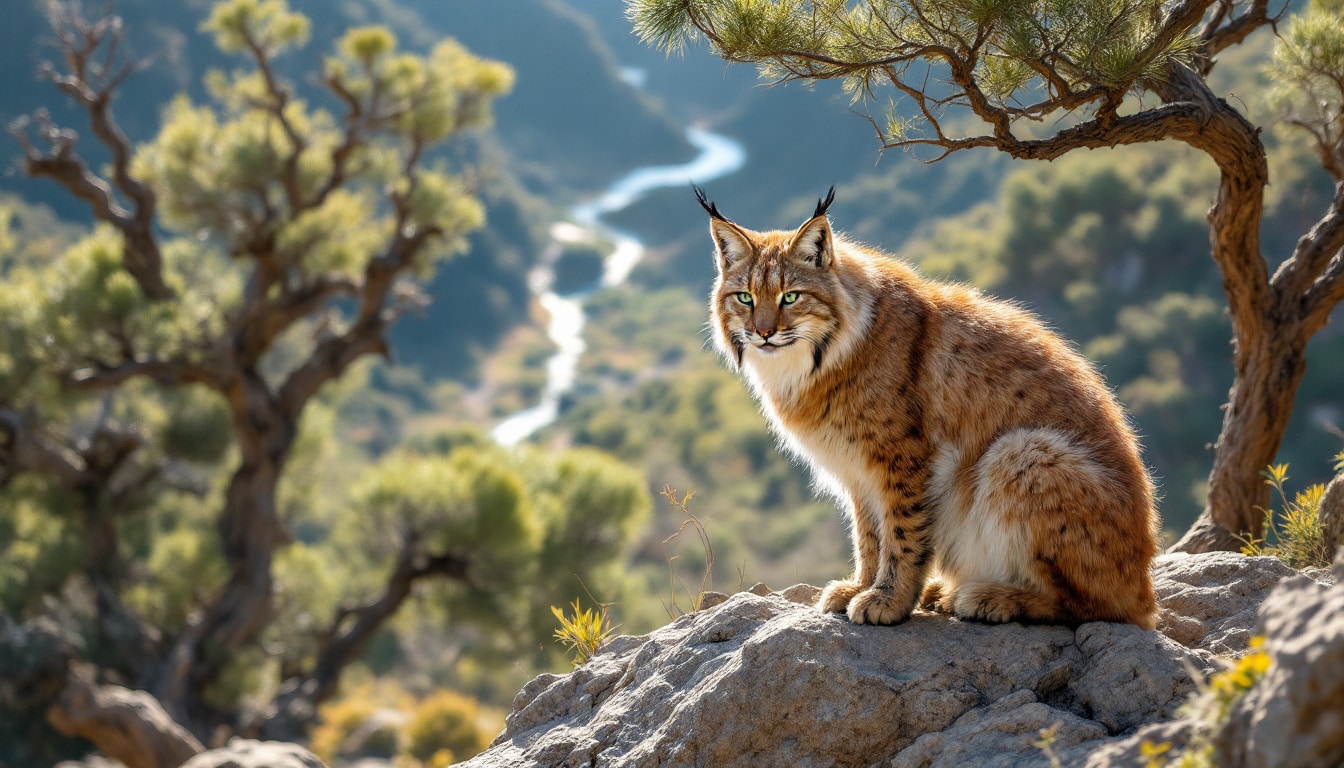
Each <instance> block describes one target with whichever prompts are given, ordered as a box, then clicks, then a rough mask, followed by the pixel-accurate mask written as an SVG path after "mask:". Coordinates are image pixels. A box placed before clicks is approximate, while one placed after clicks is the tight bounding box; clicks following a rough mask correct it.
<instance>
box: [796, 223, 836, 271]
mask: <svg viewBox="0 0 1344 768" xmlns="http://www.w3.org/2000/svg"><path fill="white" fill-rule="evenodd" d="M789 253H790V254H792V255H793V257H794V258H795V259H799V260H801V261H805V262H807V263H809V264H811V265H812V266H814V267H816V268H818V269H828V268H830V266H831V262H832V261H833V260H834V258H835V242H834V240H833V238H832V237H831V222H830V221H828V220H827V219H826V214H824V213H823V214H821V215H818V216H813V217H812V218H811V219H809V220H808V222H807V223H806V224H804V225H803V226H801V227H799V228H798V232H797V233H796V234H795V235H794V236H793V242H791V243H790V244H789Z"/></svg>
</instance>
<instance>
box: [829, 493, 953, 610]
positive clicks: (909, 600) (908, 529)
mask: <svg viewBox="0 0 1344 768" xmlns="http://www.w3.org/2000/svg"><path fill="white" fill-rule="evenodd" d="M928 521H929V513H928V511H927V510H926V509H925V508H924V505H923V503H921V502H919V501H916V500H915V499H913V498H898V499H895V500H894V503H893V504H892V506H891V507H890V511H889V512H888V513H887V514H886V515H884V516H883V518H882V524H881V526H880V527H879V528H878V532H879V536H880V538H879V544H880V548H879V552H878V569H877V580H876V582H874V584H873V586H872V587H870V588H868V589H865V590H863V591H862V592H860V593H859V594H857V595H855V596H854V599H853V600H851V601H850V603H849V610H848V611H847V613H848V614H849V619H850V621H852V622H854V623H855V624H899V623H900V622H902V621H905V620H906V619H907V618H909V617H910V613H911V612H912V611H914V609H915V604H916V603H918V602H919V596H920V593H921V591H922V590H923V589H924V580H925V578H926V577H927V576H928V573H929V561H930V560H931V558H932V554H933V552H932V550H931V548H930V546H929V541H928V535H927V529H928Z"/></svg>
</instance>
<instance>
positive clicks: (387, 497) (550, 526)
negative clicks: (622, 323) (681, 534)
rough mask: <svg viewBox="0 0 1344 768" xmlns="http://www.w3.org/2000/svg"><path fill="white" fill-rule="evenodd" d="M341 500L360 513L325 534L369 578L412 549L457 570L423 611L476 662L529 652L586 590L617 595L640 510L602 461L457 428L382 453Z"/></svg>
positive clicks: (638, 491)
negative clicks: (454, 632) (556, 609)
mask: <svg viewBox="0 0 1344 768" xmlns="http://www.w3.org/2000/svg"><path fill="white" fill-rule="evenodd" d="M352 495H353V499H354V506H355V507H356V508H357V509H359V510H360V511H361V512H360V514H359V515H352V516H346V517H342V518H341V519H340V520H338V521H337V527H336V529H335V530H334V531H333V544H334V545H335V546H336V547H337V548H338V550H339V551H341V552H344V553H345V554H344V555H343V557H345V558H346V559H348V560H351V561H354V562H363V563H367V564H368V566H367V568H368V569H369V570H371V571H373V572H375V573H379V572H382V571H384V570H385V569H386V568H387V567H388V564H389V563H390V562H391V560H392V559H393V558H394V557H396V556H397V554H398V553H399V552H400V551H401V550H402V548H403V547H406V546H411V547H414V548H415V550H414V551H416V552H419V553H423V554H422V556H423V557H435V556H445V555H447V556H454V557H459V558H462V559H463V560H464V561H465V562H467V563H468V568H469V573H468V575H467V577H466V578H462V579H452V580H449V581H447V582H445V583H442V584H440V585H437V586H435V587H433V588H432V594H433V595H434V609H433V613H434V614H435V615H437V616H440V617H441V618H443V619H446V620H448V621H449V622H452V623H453V624H455V625H459V626H462V627H463V628H464V630H463V632H462V633H461V640H462V642H464V643H466V644H467V645H468V646H469V647H470V648H471V649H472V650H471V652H469V653H468V655H471V653H475V652H478V651H479V652H480V653H481V656H479V657H478V658H477V661H479V662H481V663H485V664H495V663H509V662H511V661H516V658H517V656H516V654H517V653H519V652H534V651H535V649H537V647H538V645H539V644H542V643H544V642H545V640H546V639H548V638H549V637H550V636H551V634H552V632H553V627H554V623H553V618H552V615H551V613H550V610H549V609H550V606H551V605H553V604H556V603H558V602H560V601H562V600H564V599H566V598H567V597H568V596H569V595H572V594H574V593H575V592H577V591H580V590H583V589H587V585H589V584H592V585H602V587H603V589H604V590H609V591H611V592H618V591H619V590H620V588H621V583H622V579H621V575H620V572H619V570H618V567H619V564H620V563H621V562H622V560H623V559H624V557H625V556H626V555H627V554H628V549H629V546H630V540H631V538H632V537H633V536H634V534H635V532H636V531H638V530H640V528H641V527H642V526H643V525H644V524H645V522H646V520H647V518H648V515H649V511H650V507H651V502H650V499H649V493H648V491H647V489H646V484H645V481H644V478H643V476H642V475H641V474H640V473H639V472H638V471H636V470H634V469H632V468H630V467H628V466H625V465H623V464H622V463H620V462H618V461H617V460H615V459H614V458H612V457H611V456H609V455H606V454H604V453H601V452H598V451H596V450H592V449H570V450H564V451H546V450H542V449H539V448H533V447H526V446H523V447H519V448H517V449H513V450H505V449H503V448H501V447H499V446H497V445H495V444H494V443H492V442H490V441H489V440H488V439H485V438H484V437H483V436H482V435H480V434H479V433H470V432H463V431H460V430H458V431H454V432H451V433H436V434H431V435H425V436H421V437H419V438H417V439H416V440H413V441H411V442H410V443H409V444H408V446H407V447H404V448H402V449H400V450H397V451H393V452H391V453H389V454H387V455H386V456H384V457H383V458H382V459H381V460H380V461H379V462H378V463H377V464H375V465H374V466H373V467H371V468H370V469H369V470H368V471H367V472H366V473H364V476H363V477H362V478H361V479H360V480H359V481H358V482H357V484H356V487H355V489H354V491H353V493H352ZM468 626H470V627H472V629H471V630H469V631H468V630H466V629H465V628H466V627H468Z"/></svg>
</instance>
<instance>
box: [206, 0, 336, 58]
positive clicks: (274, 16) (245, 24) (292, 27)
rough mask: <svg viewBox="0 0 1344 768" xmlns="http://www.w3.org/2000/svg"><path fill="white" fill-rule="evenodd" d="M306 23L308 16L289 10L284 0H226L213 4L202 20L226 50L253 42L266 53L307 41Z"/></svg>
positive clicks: (272, 54)
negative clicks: (208, 16) (206, 17)
mask: <svg viewBox="0 0 1344 768" xmlns="http://www.w3.org/2000/svg"><path fill="white" fill-rule="evenodd" d="M309 27H310V23H309V21H308V17H306V16H304V15H303V14H300V13H294V12H292V11H290V10H289V7H288V4H287V3H286V2H285V0H227V1H226V2H221V3H217V4H215V6H214V7H213V8H212V9H211V10H210V18H208V19H207V20H206V21H205V22H204V23H203V24H201V30H202V31H205V32H210V33H212V34H213V35H214V36H215V45H217V46H219V49H220V50H221V51H224V52H225V53H239V52H242V51H245V50H247V49H249V48H252V47H253V46H255V47H257V48H259V49H260V50H262V51H265V52H266V55H267V56H268V57H271V56H275V55H276V54H277V53H280V52H281V51H282V50H284V49H285V48H288V47H290V46H296V47H297V46H302V45H303V44H304V43H306V42H308V32H309Z"/></svg>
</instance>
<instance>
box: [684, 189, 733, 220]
mask: <svg viewBox="0 0 1344 768" xmlns="http://www.w3.org/2000/svg"><path fill="white" fill-rule="evenodd" d="M691 189H694V190H695V199H696V200H699V201H700V207H701V208H704V209H705V212H706V213H708V214H709V215H710V216H712V217H713V218H716V219H718V220H720V221H728V220H729V219H728V217H727V216H724V215H723V214H722V213H719V206H717V205H715V204H713V203H711V202H709V199H708V198H706V197H705V190H703V189H701V188H700V187H698V186H696V185H694V184H692V185H691Z"/></svg>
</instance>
